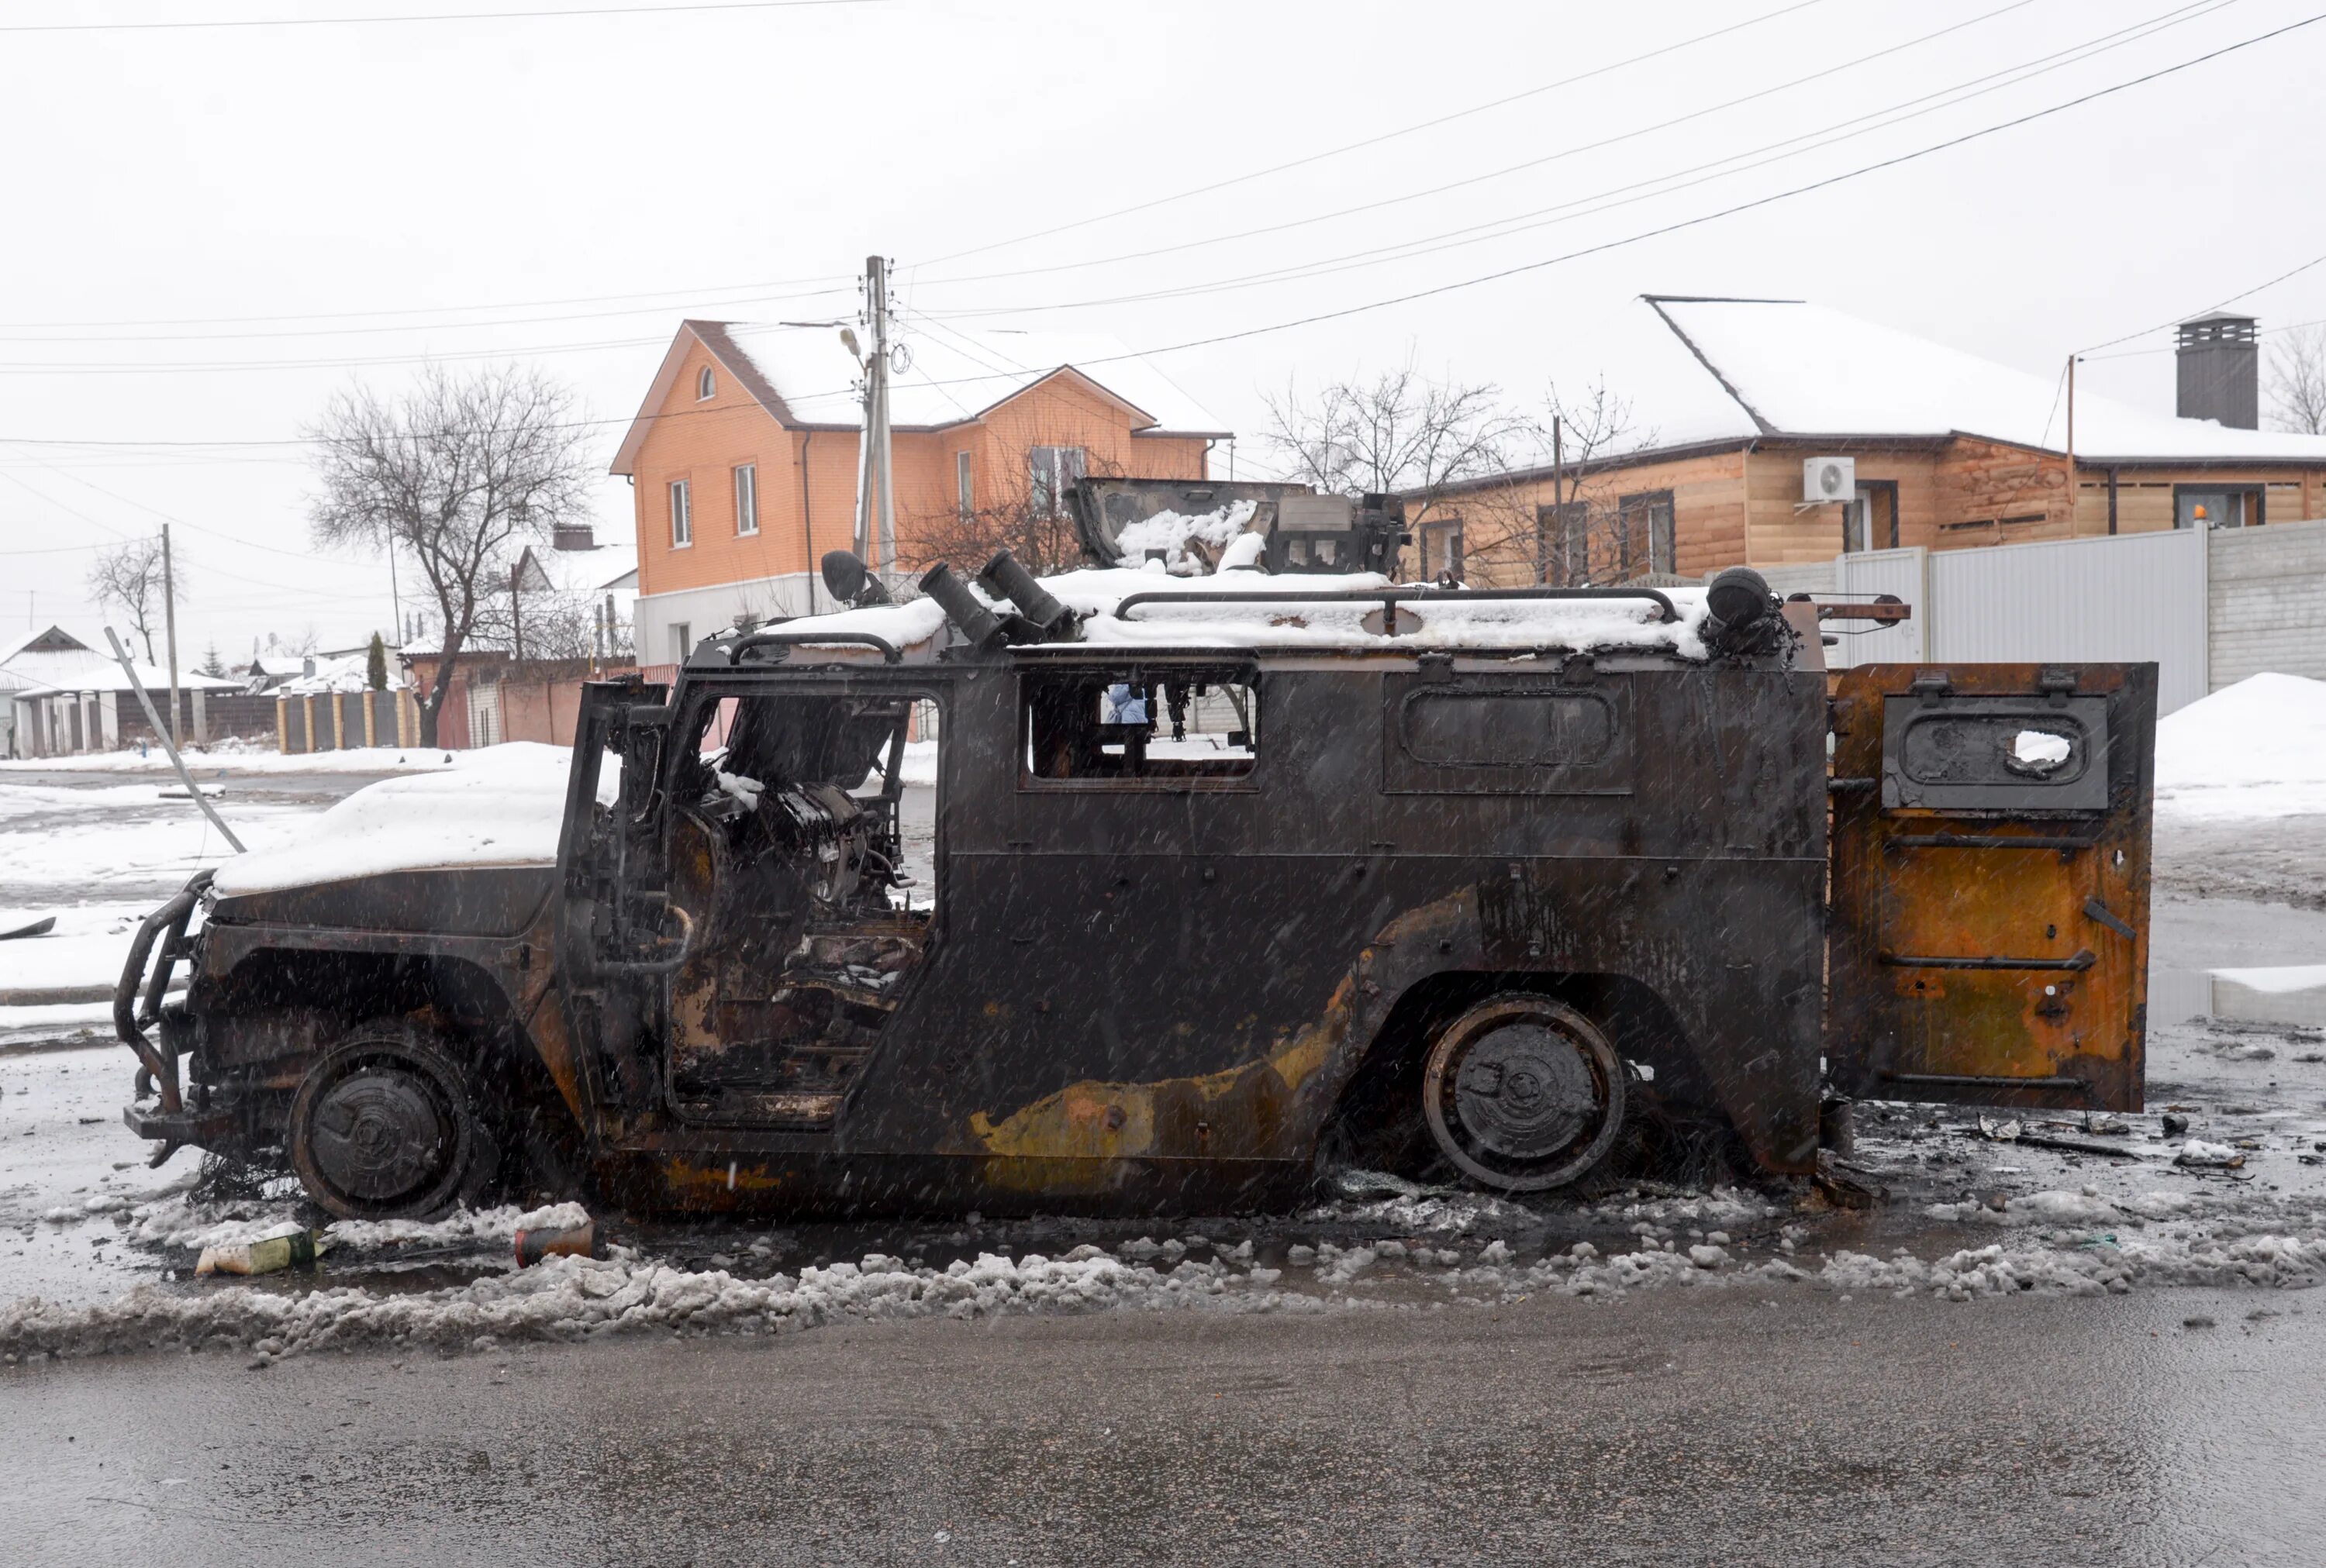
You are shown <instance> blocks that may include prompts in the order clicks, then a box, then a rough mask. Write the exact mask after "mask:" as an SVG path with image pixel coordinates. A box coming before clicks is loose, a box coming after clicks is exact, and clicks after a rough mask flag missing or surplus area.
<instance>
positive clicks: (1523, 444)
mask: <svg viewBox="0 0 2326 1568" xmlns="http://www.w3.org/2000/svg"><path fill="white" fill-rule="evenodd" d="M1655 439H1656V436H1655V431H1652V430H1642V429H1641V428H1640V427H1639V425H1638V424H1637V422H1635V419H1634V417H1633V407H1632V401H1631V399H1629V398H1628V397H1625V396H1624V395H1623V394H1621V393H1619V392H1616V391H1614V390H1613V389H1612V388H1610V387H1609V386H1608V385H1607V378H1606V376H1605V375H1602V376H1598V377H1596V378H1595V379H1594V380H1592V381H1590V382H1588V383H1586V385H1583V386H1582V387H1581V388H1579V389H1576V390H1571V391H1562V390H1561V389H1560V387H1559V385H1558V383H1557V382H1553V383H1551V384H1550V385H1549V386H1548V387H1546V388H1545V389H1544V392H1543V398H1542V404H1541V408H1540V413H1539V414H1537V415H1536V416H1534V417H1532V418H1531V419H1529V420H1528V421H1527V422H1526V424H1525V428H1524V432H1523V435H1522V437H1521V438H1520V439H1519V440H1518V441H1514V442H1513V443H1512V444H1513V447H1514V449H1516V450H1515V451H1514V456H1516V457H1517V458H1518V459H1519V466H1517V467H1516V468H1515V469H1512V470H1508V472H1509V473H1510V476H1511V477H1509V478H1505V479H1504V480H1503V482H1501V483H1498V484H1493V485H1489V486H1485V487H1474V488H1472V489H1471V490H1470V492H1469V494H1468V495H1467V496H1465V497H1464V501H1463V520H1464V534H1465V537H1464V541H1463V544H1464V549H1465V552H1468V553H1469V554H1470V555H1472V556H1474V557H1476V558H1478V559H1479V560H1480V561H1482V562H1483V563H1484V564H1485V565H1486V566H1487V567H1488V569H1489V571H1491V572H1492V574H1493V576H1494V577H1495V578H1496V580H1524V581H1531V582H1553V583H1558V584H1561V585H1563V586H1580V585H1583V584H1586V583H1592V582H1607V581H1611V580H1617V579H1620V578H1622V577H1624V576H1629V575H1634V574H1635V573H1636V571H1638V570H1639V568H1640V566H1641V564H1642V562H1644V561H1647V560H1648V558H1649V556H1650V555H1651V548H1650V547H1651V540H1650V539H1649V537H1648V533H1649V531H1650V530H1651V529H1652V528H1653V527H1654V525H1655V524H1654V520H1653V519H1652V518H1650V517H1647V516H1643V515H1637V514H1636V513H1634V514H1626V513H1625V512H1624V509H1623V506H1622V505H1621V502H1620V497H1618V496H1616V495H1615V494H1614V489H1615V481H1614V479H1613V478H1611V477H1610V475H1609V474H1608V473H1607V471H1606V470H1607V469H1608V467H1609V461H1610V459H1614V458H1619V457H1623V456H1624V455H1626V454H1628V453H1631V452H1634V451H1638V450H1641V449H1642V448H1643V447H1648V446H1652V445H1654V444H1655ZM1554 464H1556V467H1555V468H1554V467H1553V465H1554ZM1546 469H1549V470H1551V472H1550V477H1549V478H1548V479H1545V478H1542V477H1541V476H1542V474H1543V471H1544V470H1546ZM1521 476H1523V477H1521Z"/></svg>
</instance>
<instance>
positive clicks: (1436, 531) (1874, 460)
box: [1407, 295, 2326, 584]
mask: <svg viewBox="0 0 2326 1568" xmlns="http://www.w3.org/2000/svg"><path fill="white" fill-rule="evenodd" d="M1645 302H1646V305H1647V306H1648V308H1649V309H1650V310H1651V311H1653V312H1654V313H1655V317H1656V319H1657V321H1658V323H1659V325H1660V327H1661V329H1666V330H1668V331H1669V332H1670V334H1671V336H1672V337H1673V338H1674V339H1676V340H1677V341H1678V342H1679V344H1680V345H1681V346H1682V347H1684V348H1685V349H1686V351H1687V353H1688V354H1689V356H1690V357H1692V358H1693V360H1694V362H1695V364H1696V365H1697V366H1698V367H1700V369H1701V370H1702V372H1703V373H1704V374H1705V375H1707V376H1710V377H1711V378H1712V379H1713V381H1714V382H1715V383H1717V385H1718V387H1719V389H1720V392H1721V394H1723V407H1722V412H1721V413H1720V414H1719V415H1718V416H1717V417H1716V418H1715V419H1714V420H1713V421H1712V422H1711V428H1708V429H1705V430H1701V431H1689V432H1688V433H1687V434H1686V435H1685V437H1684V438H1679V439H1671V440H1661V441H1656V442H1654V443H1652V444H1651V446H1650V447H1648V448H1646V449H1644V450H1633V451H1627V452H1624V453H1621V454H1620V455H1615V456H1612V457H1599V458H1595V459H1592V460H1591V461H1588V462H1583V463H1568V464H1566V465H1565V466H1563V467H1560V468H1557V469H1553V468H1551V467H1548V466H1546V467H1542V468H1537V469H1525V470H1521V471H1517V472H1511V473H1504V474H1498V475H1494V476H1492V477H1490V478H1483V479H1476V480H1471V481H1468V482H1466V483H1464V484H1460V485H1457V486H1455V487H1451V488H1450V489H1448V490H1445V491H1441V492H1440V493H1439V494H1438V496H1437V497H1435V498H1434V499H1433V501H1432V503H1431V504H1430V505H1429V506H1428V507H1427V508H1426V509H1423V510H1420V511H1419V512H1417V513H1416V515H1414V517H1413V520H1412V521H1413V527H1414V534H1415V539H1416V542H1417V543H1416V545H1415V547H1414V551H1413V552H1412V553H1410V554H1409V557H1408V561H1407V565H1408V570H1409V571H1410V572H1414V573H1416V574H1419V575H1425V576H1430V577H1435V576H1437V575H1438V574H1439V573H1440V572H1442V571H1447V570H1451V571H1455V572H1456V575H1458V576H1462V577H1464V578H1465V579H1466V580H1469V581H1472V582H1475V583H1482V584H1483V583H1494V584H1513V583H1523V582H1529V581H1549V582H1553V583H1566V584H1576V583H1583V582H1592V583H1601V584H1605V583H1610V582H1622V581H1635V580H1642V579H1644V578H1660V577H1668V578H1688V579H1697V578H1701V577H1703V576H1704V575H1705V574H1707V573H1708V572H1712V571H1718V570H1719V569H1720V568H1722V567H1725V566H1732V565H1736V564H1739V563H1743V564H1746V565H1754V566H1764V565H1785V564H1791V563H1797V562H1807V561H1827V560H1830V559H1831V558H1833V557H1834V556H1836V555H1838V554H1842V553H1845V552H1850V551H1857V550H1879V549H1885V548H1892V547H1895V546H1900V545H1923V546H1926V547H1928V548H1931V549H1933V550H1952V549H1965V548H1970V547H1975V546H1978V545H1986V544H2001V543H2020V542H2023V541H2027V540H2038V539H2062V538H2073V537H2086V536H2090V535H2095V534H2107V533H2140V532H2145V531H2149V530H2155V529H2170V528H2190V527H2240V526H2243V527H2250V526H2255V525H2257V524H2266V523H2268V522H2272V521H2284V522H2290V521H2293V520H2296V519H2301V518H2312V517H2320V516H2326V493H2321V492H2326V436H2314V435H2296V434H2283V433H2279V432H2275V431H2259V430H2256V429H2254V428H2252V426H2253V424H2254V422H2255V413H2256V401H2257V400H2256V392H2255V387H2254V385H2253V384H2254V381H2255V379H2256V374H2257V370H2256V355H2255V354H2254V353H2253V351H2252V348H2253V328H2254V322H2253V320H2252V319H2251V318H2248V317H2222V316H2213V317H2207V318H2204V319H2201V320H2196V321H2191V322H2188V323H2184V324H2183V326H2182V329H2181V342H2180V346H2179V352H2180V354H2181V356H2182V376H2181V378H2180V383H2181V393H2180V407H2179V408H2178V410H2177V412H2176V413H2175V414H2174V415H2172V416H2166V415H2163V414H2158V413H2148V412H2146V411H2144V410H2141V409H2137V408H2133V407H2130V406H2128V405H2126V404H2121V403H2117V402H2116V401H2114V400H2112V399H2108V398H2103V397H2098V396H2094V395H2091V394H2080V395H2079V396H2078V397H2077V398H2076V399H2075V402H2074V407H2073V428H2072V431H2071V430H2070V420H2069V410H2068V408H2067V406H2066V400H2065V398H2064V397H2063V396H2062V394H2061V386H2060V385H2059V382H2058V380H2057V379H2056V378H2047V377H2044V376H2036V375H2032V374H2030V373H2028V372H2025V371H2021V370H2016V369H2013V368H2011V367H2009V366H2002V365H1996V364H1994V363H1992V362H1990V361H1987V360H1984V359H1980V358H1977V357H1975V356H1972V355H1968V354H1964V353H1960V352H1958V351H1957V350H1955V349H1951V348H1944V347H1942V346H1940V345H1939V344H1936V343H1931V342H1929V341H1927V340H1925V339H1919V338H1914V337H1912V336H1909V335H1908V334H1906V333H1903V332H1898V331H1894V330H1892V329H1889V328H1886V327H1882V326H1878V325H1876V324H1875V323H1873V322H1869V321H1864V320H1857V319H1856V318H1854V317H1851V316H1847V315H1844V314H1842V313H1841V312H1839V311H1829V310H1826V309H1823V308H1821V307H1819V306H1815V305H1810V304H1807V303H1804V302H1800V301H1791V300H1726V299H1695V298H1679V297H1675V296H1670V295H1649V296H1646V297H1645ZM1830 459H1846V461H1844V462H1841V463H1838V464H1837V463H1835V462H1832V461H1831V460H1830ZM1820 481H1822V485H1821V484H1820Z"/></svg>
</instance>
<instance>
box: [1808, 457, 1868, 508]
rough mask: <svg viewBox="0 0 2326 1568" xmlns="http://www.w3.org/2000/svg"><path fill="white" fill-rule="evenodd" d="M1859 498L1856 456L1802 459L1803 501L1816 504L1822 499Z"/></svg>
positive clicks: (1812, 504)
mask: <svg viewBox="0 0 2326 1568" xmlns="http://www.w3.org/2000/svg"><path fill="white" fill-rule="evenodd" d="M1856 499H1857V459H1856V458H1803V459H1801V502H1802V504H1803V505H1804V506H1815V505H1817V504H1818V503H1819V502H1821V501H1855V500H1856Z"/></svg>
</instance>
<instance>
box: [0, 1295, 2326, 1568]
mask: <svg viewBox="0 0 2326 1568" xmlns="http://www.w3.org/2000/svg"><path fill="white" fill-rule="evenodd" d="M2191 1318H2210V1320H2212V1321H2213V1326H2201V1325H2200V1326H2195V1327H2191V1326H2184V1322H2185V1320H2189V1319H2191ZM0 1473H5V1474H6V1475H7V1476H8V1477H9V1479H10V1486H9V1492H10V1494H11V1497H12V1501H13V1503H14V1507H13V1508H11V1509H10V1510H9V1512H10V1524H9V1526H8V1531H7V1545H5V1547H0V1556H5V1557H9V1558H11V1559H12V1560H14V1561H23V1562H40V1563H137V1564H141V1565H150V1568H161V1565H165V1564H177V1563H247V1562H253V1561H284V1560H288V1561H295V1562H298V1563H355V1562H361V1563H622V1564H626V1565H640V1568H643V1565H647V1564H677V1563H693V1564H702V1565H709V1564H722V1563H981V1564H982V1563H993V1564H1003V1563H1023V1564H1028V1565H1031V1564H1036V1563H1093V1562H1110V1563H1112V1562H1121V1563H1214V1562H1216V1563H1335V1564H1338V1563H1542V1562H1545V1561H1551V1560H1555V1561H1558V1562H1561V1563H1721V1564H1744V1563H1783V1564H1787V1565H1788V1568H1791V1565H1793V1564H1799V1563H1963V1562H1974V1561H1978V1562H2024V1563H2159V1564H2197V1563H2205V1564H2208V1565H2212V1568H2219V1565H2226V1564H2235V1563H2318V1562H2320V1561H2321V1560H2326V1487H2321V1485H2320V1484H2319V1482H2320V1477H2321V1474H2326V1304H2321V1303H2318V1302H2314V1301H2312V1299H2311V1298H2309V1297H2308V1296H2307V1294H2304V1293H2293V1292H2279V1293H2263V1292H2256V1291H2237V1292H2219V1291H2198V1290H2158V1291H2146V1292H2139V1293H2135V1294H2133V1295H2130V1296H2124V1297H2109V1298H2103V1299H2098V1300H2089V1299H2070V1298H2061V1297H2042V1298H2037V1297H2023V1298H2017V1299H2010V1300H2001V1301H1990V1302H1986V1303H1975V1304H1968V1305H1952V1304H1946V1303H1943V1302H1937V1301H1932V1300H1930V1299H1928V1298H1918V1299H1914V1300H1908V1301H1896V1300H1891V1299H1888V1298H1872V1299H1868V1298H1863V1297H1861V1298H1859V1299H1856V1300H1851V1299H1849V1298H1847V1297H1843V1298H1835V1297H1830V1296H1810V1295H1797V1294H1780V1293H1777V1292H1773V1291H1767V1290H1733V1291H1719V1292H1713V1291H1701V1292H1699V1291H1689V1290H1673V1291H1665V1292H1660V1293H1654V1294H1645V1295H1641V1296H1636V1297H1633V1298H1629V1299H1624V1300H1618V1301H1613V1302H1597V1303H1595V1302H1589V1301H1577V1300H1570V1299H1564V1298H1534V1299H1531V1300H1528V1301H1524V1302H1521V1303H1518V1304H1513V1305H1510V1306H1505V1307H1502V1308H1499V1309H1486V1308H1474V1309H1469V1310H1460V1309H1448V1310H1444V1311H1439V1312H1422V1311H1410V1312H1399V1311H1373V1312H1361V1311H1357V1312H1350V1311H1344V1312H1337V1313H1330V1314H1326V1315H1322V1316H1314V1317H1259V1318H1229V1317H1223V1316H1218V1315H1214V1314H1209V1313H1186V1312H1180V1313H1158V1314H1136V1315H1126V1314H1116V1315H1108V1316H1102V1317H1089V1318H1051V1319H1003V1320H998V1321H990V1322H974V1323H972V1322H948V1321H934V1322H928V1321H925V1322H905V1323H891V1324H878V1325H872V1326H865V1327H850V1328H838V1329H829V1330H823V1331H811V1332H807V1333H802V1334H796V1335H793V1336H789V1337H787V1338H785V1339H782V1340H778V1341H736V1340H706V1341H678V1342H674V1341H656V1342H626V1343H613V1344H606V1345H598V1346H586V1347H584V1346H574V1347H555V1348H525V1349H516V1350H509V1351H507V1352H502V1353H488V1354H481V1355H474V1354H472V1355H464V1356H461V1357H457V1358H453V1359H435V1358H433V1357H420V1358H416V1359H399V1358H397V1357H395V1356H392V1355H391V1354H389V1353H386V1352H374V1353H359V1354H354V1355H346V1356H315V1357H304V1358H298V1359H293V1360H291V1361H287V1362H284V1363H282V1364H280V1365H277V1366H274V1367H273V1368H271V1369H266V1370H263V1371H254V1370H247V1369H244V1367H243V1366H242V1364H241V1360H240V1359H239V1358H238V1357H237V1358H227V1357H219V1356H214V1355H211V1356H201V1357H188V1356H182V1355H178V1356H167V1357H138V1358H121V1359H106V1360H100V1361H93V1362H66V1363H63V1364H51V1365H47V1366H43V1367H42V1368H38V1369H9V1370H7V1371H6V1372H5V1373H0Z"/></svg>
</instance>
